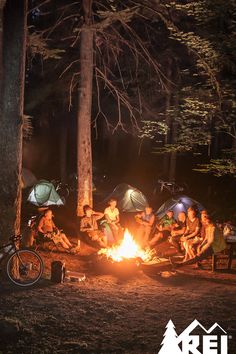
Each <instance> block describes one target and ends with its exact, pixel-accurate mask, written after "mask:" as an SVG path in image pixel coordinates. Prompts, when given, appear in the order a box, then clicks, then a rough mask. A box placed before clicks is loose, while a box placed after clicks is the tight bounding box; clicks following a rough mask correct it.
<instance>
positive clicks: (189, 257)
mask: <svg viewBox="0 0 236 354" xmlns="http://www.w3.org/2000/svg"><path fill="white" fill-rule="evenodd" d="M83 209H84V216H83V217H82V219H81V221H80V231H81V233H85V234H86V235H87V236H88V237H89V238H90V239H91V240H92V241H93V242H95V243H97V245H98V246H99V247H102V248H103V247H107V246H110V245H112V244H113V243H117V242H118V241H119V240H120V239H121V238H122V234H123V228H122V227H121V225H120V213H119V210H118V208H117V201H116V200H115V199H111V200H110V201H109V202H108V206H107V208H105V210H104V212H103V213H102V212H97V211H94V210H93V209H92V208H91V207H90V206H89V205H85V206H84V208H83ZM99 220H100V225H101V227H99V226H98V221H99ZM101 220H102V221H101ZM135 221H136V223H137V226H138V227H137V228H136V232H135V235H134V236H135V238H136V241H137V243H138V244H139V245H140V246H141V247H142V248H144V249H145V248H149V249H152V248H154V247H156V246H157V249H158V245H159V244H161V243H163V242H166V243H167V245H168V246H169V247H172V248H175V250H176V253H178V254H180V255H182V256H183V260H182V262H181V264H182V265H187V264H193V263H197V264H198V263H199V262H200V261H201V260H202V259H204V258H207V257H208V256H210V255H212V254H215V253H218V252H221V251H222V250H224V249H225V248H226V243H225V240H224V237H223V233H222V231H221V230H220V229H219V228H218V227H217V226H216V225H215V224H214V223H213V222H212V220H211V218H210V216H209V215H208V213H207V211H206V210H202V211H201V212H200V213H199V211H198V209H197V207H195V206H192V207H189V208H188V210H187V215H186V213H185V212H183V211H181V212H179V214H178V217H177V220H175V218H174V212H173V210H168V211H167V212H166V214H165V215H164V217H162V218H161V219H160V220H158V221H156V217H155V215H154V213H153V210H152V208H151V207H150V206H147V207H146V208H145V210H144V211H143V212H140V213H137V214H136V215H135ZM107 228H109V232H107ZM37 231H38V237H39V238H40V237H41V238H44V240H45V237H46V238H48V239H50V240H52V241H53V242H54V243H55V244H60V245H61V246H62V247H63V248H64V249H66V250H69V251H70V250H72V249H74V248H75V246H74V245H73V244H72V243H71V242H70V241H69V239H68V238H67V237H66V235H65V234H64V233H63V232H62V231H61V230H59V229H58V228H57V227H56V225H55V224H54V222H53V214H52V211H51V210H50V209H48V210H46V211H45V213H44V215H43V216H42V217H41V219H40V221H39V223H38V226H37ZM181 264H179V266H180V265H181Z"/></svg>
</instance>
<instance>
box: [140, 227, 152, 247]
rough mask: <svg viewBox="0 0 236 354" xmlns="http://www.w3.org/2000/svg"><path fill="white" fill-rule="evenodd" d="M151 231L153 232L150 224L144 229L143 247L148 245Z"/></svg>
mask: <svg viewBox="0 0 236 354" xmlns="http://www.w3.org/2000/svg"><path fill="white" fill-rule="evenodd" d="M150 232H151V228H150V226H146V227H145V229H144V234H143V240H142V246H143V247H148V244H149V236H150Z"/></svg>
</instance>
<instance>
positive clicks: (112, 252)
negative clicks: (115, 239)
mask: <svg viewBox="0 0 236 354" xmlns="http://www.w3.org/2000/svg"><path fill="white" fill-rule="evenodd" d="M98 254H99V255H104V256H106V257H107V259H109V260H111V261H114V262H122V261H124V260H129V259H140V260H142V262H147V261H149V260H150V258H151V251H150V250H144V249H142V248H141V247H140V246H139V245H138V244H137V242H136V241H135V240H134V238H133V237H132V235H131V234H130V232H129V230H128V229H126V230H125V232H124V237H123V240H122V241H121V243H119V244H118V245H114V246H112V247H108V248H102V249H101V250H100V251H99V252H98Z"/></svg>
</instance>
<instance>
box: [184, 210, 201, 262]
mask: <svg viewBox="0 0 236 354" xmlns="http://www.w3.org/2000/svg"><path fill="white" fill-rule="evenodd" d="M186 225H187V227H186V231H185V233H184V234H183V236H182V238H181V242H182V244H183V247H184V249H185V257H184V261H187V260H188V259H191V258H193V257H194V256H195V254H194V251H193V244H194V243H198V242H199V239H200V229H201V223H200V219H199V218H198V217H197V210H196V208H195V207H194V206H191V207H189V208H188V217H187V222H186Z"/></svg>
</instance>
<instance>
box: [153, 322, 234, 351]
mask: <svg viewBox="0 0 236 354" xmlns="http://www.w3.org/2000/svg"><path fill="white" fill-rule="evenodd" d="M197 330H200V331H201V333H203V334H193V331H194V333H195V331H197ZM158 354H228V336H227V333H226V331H225V330H224V329H223V328H222V327H221V326H219V325H218V323H215V324H214V325H213V326H212V327H210V328H209V329H206V328H205V327H204V326H203V325H202V324H201V323H200V322H198V321H197V320H194V321H193V322H192V323H191V324H190V325H189V326H188V327H187V328H186V329H185V330H184V331H183V332H182V333H181V334H180V335H178V334H177V333H176V331H175V325H174V323H173V322H172V321H171V320H170V321H169V322H168V323H167V325H166V331H165V333H164V339H163V341H162V343H161V349H160V350H159V352H158Z"/></svg>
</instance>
